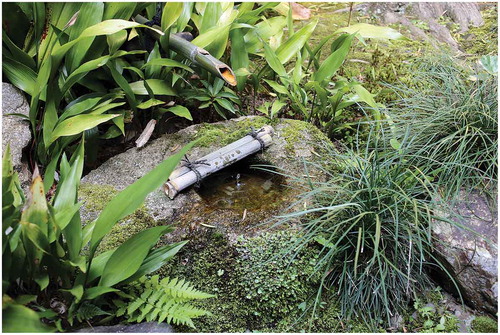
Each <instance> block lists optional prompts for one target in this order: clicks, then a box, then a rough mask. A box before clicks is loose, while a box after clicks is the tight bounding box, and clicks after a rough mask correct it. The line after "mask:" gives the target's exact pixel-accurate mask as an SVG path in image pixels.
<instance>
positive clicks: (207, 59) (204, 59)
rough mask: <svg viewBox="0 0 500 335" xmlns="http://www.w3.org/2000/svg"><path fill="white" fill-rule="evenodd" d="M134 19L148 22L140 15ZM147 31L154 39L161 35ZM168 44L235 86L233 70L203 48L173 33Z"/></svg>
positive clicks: (143, 22)
mask: <svg viewBox="0 0 500 335" xmlns="http://www.w3.org/2000/svg"><path fill="white" fill-rule="evenodd" d="M134 20H135V21H136V22H138V23H141V24H145V23H146V22H148V20H147V19H146V18H145V17H143V16H141V15H137V16H136V17H135V18H134ZM153 27H154V28H156V29H157V30H159V31H161V28H160V27H158V26H153ZM148 32H149V33H151V34H152V35H153V37H154V38H155V39H156V40H159V39H160V37H161V36H160V34H159V33H157V32H155V31H153V30H148ZM169 46H170V47H171V48H172V50H174V51H175V52H177V53H178V54H180V55H182V56H183V57H185V58H187V59H189V60H190V61H192V62H193V63H195V64H196V65H198V66H200V67H202V68H204V69H205V70H207V71H209V72H210V73H212V74H214V75H216V76H217V77H219V78H221V79H223V80H224V81H225V82H226V83H228V84H229V85H231V86H236V84H237V81H236V76H235V74H234V72H233V70H232V69H231V68H230V67H229V66H228V65H227V64H225V63H223V62H221V61H220V60H218V59H217V58H215V57H214V56H212V55H211V54H210V53H209V52H208V51H206V50H205V49H203V48H200V47H198V46H196V45H194V44H193V43H191V42H189V41H187V40H185V39H184V38H182V37H180V36H177V35H175V34H170V36H169Z"/></svg>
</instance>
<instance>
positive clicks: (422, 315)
mask: <svg viewBox="0 0 500 335" xmlns="http://www.w3.org/2000/svg"><path fill="white" fill-rule="evenodd" d="M436 292H437V293H438V295H439V297H438V298H437V299H433V300H434V301H433V302H428V303H425V302H424V301H423V299H422V298H420V297H417V298H415V301H414V302H413V308H414V309H415V313H414V314H413V315H412V317H410V318H409V319H410V320H409V322H408V325H407V326H408V327H409V328H410V330H411V331H415V332H419V333H439V332H444V333H454V332H458V331H459V327H458V319H457V318H456V317H455V316H454V315H453V314H451V313H450V312H448V311H445V310H443V309H442V308H441V307H440V306H439V303H440V301H441V300H442V295H441V294H440V293H439V291H436ZM413 316H416V317H413Z"/></svg>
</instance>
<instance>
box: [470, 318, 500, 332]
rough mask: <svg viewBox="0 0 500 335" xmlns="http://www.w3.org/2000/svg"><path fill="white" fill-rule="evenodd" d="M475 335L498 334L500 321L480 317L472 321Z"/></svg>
mask: <svg viewBox="0 0 500 335" xmlns="http://www.w3.org/2000/svg"><path fill="white" fill-rule="evenodd" d="M472 330H473V331H474V333H493V334H496V333H498V321H496V320H493V319H492V318H490V317H487V316H478V317H476V318H475V319H474V320H472Z"/></svg>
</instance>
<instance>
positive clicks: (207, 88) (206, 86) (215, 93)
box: [182, 78, 241, 119]
mask: <svg viewBox="0 0 500 335" xmlns="http://www.w3.org/2000/svg"><path fill="white" fill-rule="evenodd" d="M200 82H201V84H202V85H203V87H202V88H194V89H188V90H184V91H183V92H182V95H183V97H184V98H185V99H186V100H188V101H189V100H197V101H199V102H201V104H200V105H199V106H198V108H199V109H205V108H208V109H209V110H210V111H211V112H213V111H214V110H215V112H217V114H219V115H220V116H221V117H222V118H224V119H227V116H226V114H227V112H229V113H231V114H232V115H237V114H241V112H240V111H239V108H238V109H237V108H235V104H236V105H240V104H241V102H240V100H239V98H238V96H237V95H236V94H235V93H234V91H233V90H231V89H230V88H227V87H224V81H223V80H222V79H219V78H215V80H214V83H213V84H210V83H209V82H207V81H206V80H201V81H200Z"/></svg>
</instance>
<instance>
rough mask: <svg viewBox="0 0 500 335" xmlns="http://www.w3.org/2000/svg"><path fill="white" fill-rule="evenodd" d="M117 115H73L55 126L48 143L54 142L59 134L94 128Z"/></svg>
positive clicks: (70, 133)
mask: <svg viewBox="0 0 500 335" xmlns="http://www.w3.org/2000/svg"><path fill="white" fill-rule="evenodd" d="M117 116H119V114H104V115H93V114H83V115H77V116H73V117H71V118H69V119H66V120H64V121H63V122H61V123H59V124H58V125H57V126H56V128H55V129H54V131H53V132H52V137H51V140H50V143H52V142H54V141H55V140H57V139H58V138H59V137H61V136H70V135H76V134H80V133H82V132H83V131H85V130H87V129H91V128H94V127H95V126H97V125H100V124H101V123H103V122H106V121H108V120H111V119H112V118H114V117H117Z"/></svg>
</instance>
